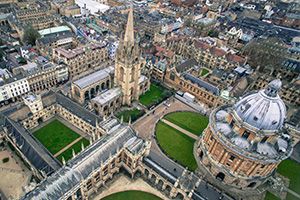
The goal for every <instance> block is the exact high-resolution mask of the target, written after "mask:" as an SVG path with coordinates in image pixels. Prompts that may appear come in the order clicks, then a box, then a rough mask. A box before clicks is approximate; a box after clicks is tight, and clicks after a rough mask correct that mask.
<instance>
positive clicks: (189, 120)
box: [164, 112, 209, 135]
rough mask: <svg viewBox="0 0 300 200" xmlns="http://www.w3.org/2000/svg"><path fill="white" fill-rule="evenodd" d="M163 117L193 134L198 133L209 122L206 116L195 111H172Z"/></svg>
mask: <svg viewBox="0 0 300 200" xmlns="http://www.w3.org/2000/svg"><path fill="white" fill-rule="evenodd" d="M164 118H165V119H166V120H168V121H170V122H172V123H174V124H176V125H177V126H180V127H181V128H183V129H185V130H187V131H189V132H191V133H194V134H195V135H200V134H201V133H202V131H203V130H204V129H205V128H206V127H207V125H208V122H209V119H208V117H206V116H204V115H201V114H199V113H195V112H174V113H170V114H168V115H166V116H165V117H164Z"/></svg>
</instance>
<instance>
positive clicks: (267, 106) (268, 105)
mask: <svg viewBox="0 0 300 200" xmlns="http://www.w3.org/2000/svg"><path fill="white" fill-rule="evenodd" d="M281 85H282V84H281V81H280V80H278V79H277V80H274V81H272V82H270V83H269V84H268V86H267V88H266V89H264V90H261V91H259V92H255V93H251V94H249V95H246V96H245V97H243V98H242V99H241V100H239V101H238V102H237V103H236V104H235V105H234V107H233V109H234V112H235V113H236V114H237V116H238V117H239V118H240V120H241V121H243V122H244V123H246V124H249V125H250V126H252V127H254V128H255V129H258V130H262V131H277V130H279V129H281V128H282V126H283V123H284V120H285V117H286V107H285V104H284V102H283V101H282V100H281V98H280V97H279V95H278V92H279V90H280V88H281Z"/></svg>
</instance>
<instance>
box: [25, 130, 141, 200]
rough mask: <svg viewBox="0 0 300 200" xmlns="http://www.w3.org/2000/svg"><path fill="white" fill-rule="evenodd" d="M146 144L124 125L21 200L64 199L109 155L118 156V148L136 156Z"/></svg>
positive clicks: (90, 147)
mask: <svg viewBox="0 0 300 200" xmlns="http://www.w3.org/2000/svg"><path fill="white" fill-rule="evenodd" d="M143 144H144V143H143V140H141V139H139V138H137V137H136V136H135V134H134V132H133V130H132V129H131V128H130V127H128V126H124V125H122V126H121V127H119V128H118V129H116V130H115V131H114V132H112V133H110V134H107V135H106V136H104V137H103V138H102V139H100V140H98V141H96V142H95V143H94V144H92V145H91V146H89V147H88V148H87V149H85V150H84V151H82V152H81V153H80V154H79V155H77V156H76V157H75V158H74V159H73V160H71V161H69V162H68V163H67V164H66V165H65V166H63V167H62V168H61V169H59V170H58V171H57V172H55V173H54V174H52V175H51V176H50V177H48V178H47V179H45V180H44V181H42V182H41V183H40V184H39V185H38V186H37V187H36V188H35V189H34V190H33V191H31V192H29V193H27V194H26V195H25V196H24V197H23V198H21V199H23V200H25V199H30V200H49V199H55V200H58V199H62V198H63V197H66V196H67V195H68V191H70V190H77V188H79V185H80V182H81V181H82V180H85V179H86V178H87V177H88V176H89V175H90V174H91V173H92V172H93V171H94V170H96V169H98V168H99V167H100V166H101V164H103V163H105V162H106V161H107V159H108V158H109V157H110V155H112V156H113V155H115V154H116V153H117V152H118V149H121V148H123V147H124V148H127V149H128V150H129V151H131V152H133V153H136V152H138V151H139V150H140V149H141V148H142V147H143Z"/></svg>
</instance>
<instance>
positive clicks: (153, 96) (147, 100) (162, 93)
mask: <svg viewBox="0 0 300 200" xmlns="http://www.w3.org/2000/svg"><path fill="white" fill-rule="evenodd" d="M171 95H172V93H171V92H170V91H168V90H166V89H165V88H163V87H162V86H159V85H156V84H151V85H150V89H149V90H148V91H147V92H146V93H145V94H143V95H141V96H140V103H141V104H143V105H144V106H146V107H147V108H150V107H151V106H153V105H157V104H159V103H160V102H162V101H163V100H165V99H166V98H168V97H169V96H171Z"/></svg>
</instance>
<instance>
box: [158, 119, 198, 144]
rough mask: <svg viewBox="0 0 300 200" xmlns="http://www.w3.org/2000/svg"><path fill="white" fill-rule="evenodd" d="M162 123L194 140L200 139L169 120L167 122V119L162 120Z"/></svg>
mask: <svg viewBox="0 0 300 200" xmlns="http://www.w3.org/2000/svg"><path fill="white" fill-rule="evenodd" d="M161 121H162V122H164V123H166V124H167V125H169V126H171V127H172V128H175V129H176V130H178V131H180V132H181V133H183V134H185V135H187V136H189V137H191V138H193V139H194V140H197V139H198V136H197V135H195V134H193V133H191V132H189V131H187V130H185V129H183V128H181V127H180V126H177V125H176V124H174V123H172V122H170V121H168V120H165V119H161Z"/></svg>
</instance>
